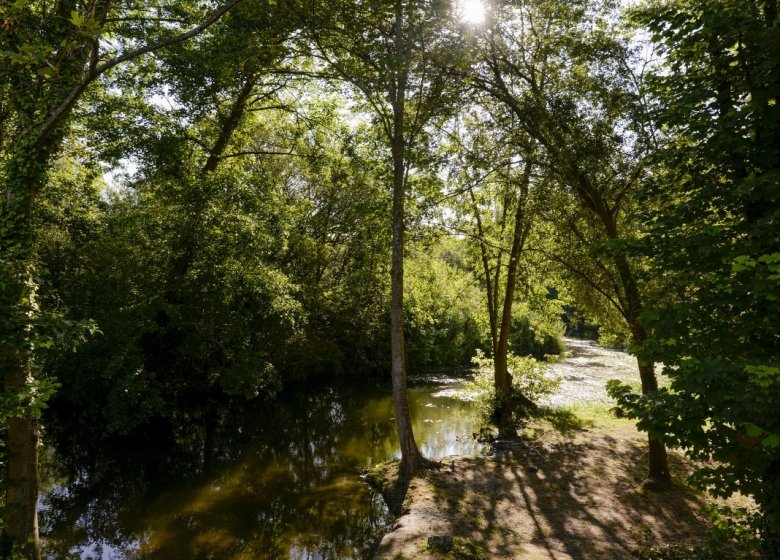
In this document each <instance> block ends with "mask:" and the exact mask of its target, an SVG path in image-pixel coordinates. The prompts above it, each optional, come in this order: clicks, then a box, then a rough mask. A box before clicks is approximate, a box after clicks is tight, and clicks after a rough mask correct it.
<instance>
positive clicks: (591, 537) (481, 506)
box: [377, 418, 708, 560]
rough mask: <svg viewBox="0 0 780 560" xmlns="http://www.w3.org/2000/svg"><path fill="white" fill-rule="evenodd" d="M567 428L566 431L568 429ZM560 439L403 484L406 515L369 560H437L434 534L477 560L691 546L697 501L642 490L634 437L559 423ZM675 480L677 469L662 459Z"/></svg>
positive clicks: (699, 519) (689, 495)
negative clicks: (464, 543) (451, 539)
mask: <svg viewBox="0 0 780 560" xmlns="http://www.w3.org/2000/svg"><path fill="white" fill-rule="evenodd" d="M567 422H568V424H567ZM562 423H563V425H564V426H565V427H567V429H568V436H564V435H563V434H560V432H559V433H558V437H545V438H543V440H541V441H536V442H530V441H524V442H521V443H519V444H517V445H515V446H514V448H513V450H512V451H511V452H507V453H504V454H502V455H499V456H495V457H490V458H484V457H473V458H461V459H454V460H452V461H446V460H445V462H444V464H443V468H442V469H440V470H438V471H432V472H428V473H426V474H424V475H422V476H420V477H418V478H416V479H415V480H413V481H412V482H411V484H410V485H409V488H408V495H407V502H406V508H407V510H406V513H405V515H403V516H401V517H400V518H399V519H398V520H397V522H396V526H395V527H394V531H393V532H392V533H390V534H388V535H386V536H385V538H384V539H383V540H382V542H381V544H380V547H379V552H378V556H377V557H378V558H399V557H400V558H441V557H442V556H441V555H440V554H438V553H435V552H431V551H429V550H428V549H427V538H428V537H429V536H433V535H455V536H460V537H464V538H467V539H469V540H470V541H471V542H472V543H474V544H476V545H478V547H480V548H481V549H482V550H483V551H484V557H486V558H523V559H526V560H536V559H553V560H570V559H622V558H626V559H628V558H634V554H633V552H634V551H635V550H636V549H637V547H638V545H639V544H642V545H649V544H653V545H658V544H667V543H686V544H700V543H702V542H703V541H704V540H705V537H706V531H707V526H708V523H707V522H706V520H705V516H704V515H703V513H702V509H703V506H704V503H705V502H704V498H703V497H700V496H698V495H697V494H695V493H694V492H692V491H691V490H689V489H688V488H687V487H685V486H684V485H683V484H678V485H676V486H675V487H674V488H673V489H672V490H669V491H666V492H660V493H659V492H650V491H645V490H643V489H642V485H641V483H642V478H643V476H642V475H643V473H644V465H645V464H646V460H647V457H646V451H645V445H644V444H643V440H642V438H641V436H639V435H638V434H636V432H634V433H633V434H632V433H628V432H624V431H616V433H615V434H609V433H593V432H589V431H587V430H585V429H584V428H583V426H582V425H581V424H578V423H577V422H576V421H575V420H574V419H572V418H568V419H567V418H563V419H562ZM670 459H671V462H672V469H673V471H674V472H675V473H676V474H677V478H678V480H682V479H684V478H685V475H686V473H687V470H688V468H687V466H686V464H685V462H684V460H683V459H682V458H681V457H679V456H677V455H675V454H671V456H670Z"/></svg>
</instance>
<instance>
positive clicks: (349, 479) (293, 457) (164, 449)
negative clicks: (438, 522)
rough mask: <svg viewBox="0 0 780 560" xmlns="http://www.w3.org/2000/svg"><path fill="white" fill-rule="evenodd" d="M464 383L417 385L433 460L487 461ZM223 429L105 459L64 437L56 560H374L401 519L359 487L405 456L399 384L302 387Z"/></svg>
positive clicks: (45, 522) (54, 522)
mask: <svg viewBox="0 0 780 560" xmlns="http://www.w3.org/2000/svg"><path fill="white" fill-rule="evenodd" d="M463 380H464V378H463V377H458V376H454V375H431V376H427V377H420V378H416V379H410V393H409V399H410V407H411V413H412V417H413V419H414V432H415V435H416V438H417V440H418V443H419V445H420V448H421V450H422V452H423V454H424V455H425V456H426V457H430V458H441V457H446V456H448V455H462V454H471V453H476V452H478V444H476V443H475V442H474V440H473V439H472V438H471V433H472V431H474V430H475V429H476V427H477V425H478V421H477V419H476V417H475V414H474V412H473V411H472V410H471V407H470V406H469V403H468V402H465V401H463V400H459V399H457V398H455V393H457V391H458V389H459V388H460V387H461V384H462V382H463ZM214 415H215V416H219V418H218V419H214V418H211V419H210V420H212V421H211V422H206V424H207V426H211V427H210V428H209V427H206V428H204V427H203V426H201V425H199V424H198V423H196V422H194V421H193V422H191V425H188V424H187V419H186V418H185V419H182V425H181V426H180V427H179V429H178V430H177V432H176V434H174V435H171V434H168V430H166V429H164V428H159V429H155V428H150V429H148V430H147V432H146V433H144V434H137V435H136V436H134V437H132V438H128V437H125V438H112V439H110V440H108V441H106V442H104V443H102V444H101V445H91V444H89V443H82V442H80V441H79V438H78V437H76V436H75V435H73V436H72V435H71V434H67V433H65V434H62V433H60V434H59V435H58V436H57V438H56V439H57V441H58V443H57V445H56V446H52V447H50V448H49V449H47V450H46V453H45V455H46V457H47V458H48V460H47V461H45V473H44V476H43V478H44V479H45V480H46V481H47V485H48V486H49V488H48V490H47V491H46V492H44V494H43V497H42V499H41V502H40V509H41V525H42V531H41V532H42V535H43V536H44V538H45V541H44V543H45V551H46V554H45V556H46V558H48V559H51V560H54V559H56V560H64V559H80V560H93V559H95V560H97V559H100V560H109V559H122V560H125V559H127V560H135V559H138V560H141V559H144V560H152V559H154V560H174V559H175V560H183V559H187V560H195V559H204V560H205V559H214V560H217V559H218V560H243V559H247V560H248V559H253V560H255V559H264V558H274V559H276V558H279V559H285V558H289V559H294V560H304V559H307V560H314V559H347V558H349V559H352V558H355V559H360V558H369V557H370V556H371V554H372V552H373V548H374V547H375V545H376V543H377V541H378V539H379V538H380V537H381V536H382V535H383V534H384V533H385V532H387V530H389V527H390V524H391V521H392V519H391V516H390V515H389V513H388V511H387V508H386V507H385V505H384V503H383V501H382V499H381V497H379V496H378V495H375V494H374V493H373V492H372V491H371V490H370V489H369V488H368V487H367V486H366V485H365V484H364V483H363V481H362V480H361V479H360V477H359V474H360V471H361V469H363V468H364V467H369V466H371V465H373V464H376V463H378V462H383V461H387V460H389V459H393V458H397V457H398V456H399V450H398V444H397V436H396V432H395V423H394V422H395V420H394V418H393V407H392V401H391V397H390V383H389V380H388V381H387V382H386V383H382V384H377V383H375V382H371V381H366V380H362V381H361V380H349V381H344V382H340V383H330V384H327V385H322V384H319V383H306V384H298V385H295V386H292V387H289V388H288V389H287V390H286V391H284V392H283V393H282V394H281V395H280V396H279V399H278V400H277V401H275V402H274V403H271V404H263V405H259V406H257V407H256V409H254V410H253V409H252V408H250V409H249V410H245V411H241V412H240V413H233V412H231V411H225V410H219V411H218V412H215V413H214ZM52 439H55V438H52ZM53 447H56V448H57V452H56V453H55V452H54V451H53Z"/></svg>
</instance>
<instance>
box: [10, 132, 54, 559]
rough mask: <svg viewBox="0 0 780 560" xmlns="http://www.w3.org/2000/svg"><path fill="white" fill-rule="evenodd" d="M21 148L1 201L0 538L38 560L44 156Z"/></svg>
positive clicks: (11, 162) (12, 165) (15, 156)
mask: <svg viewBox="0 0 780 560" xmlns="http://www.w3.org/2000/svg"><path fill="white" fill-rule="evenodd" d="M19 148H20V149H19V152H18V153H17V154H15V155H14V156H12V157H11V158H9V159H8V160H7V161H6V162H5V166H4V169H3V171H4V176H5V180H6V185H5V190H4V192H3V195H4V196H3V200H2V201H1V202H0V278H2V280H1V281H0V289H1V290H2V292H1V293H0V317H2V318H3V321H0V324H1V326H0V360H1V362H0V368H2V369H1V370H0V371H2V385H3V391H4V394H5V396H6V397H8V398H10V401H11V403H12V404H11V406H12V408H11V410H9V411H8V412H9V413H10V418H9V419H8V422H7V426H6V429H7V437H8V441H7V447H6V451H7V454H8V458H7V465H6V473H5V475H6V476H5V478H6V495H5V505H6V510H5V512H4V517H3V525H4V528H3V537H4V540H5V543H6V545H12V546H13V545H15V546H17V547H19V548H20V549H21V551H22V554H23V556H24V558H28V559H33V560H38V559H39V558H40V541H39V538H38V511H37V504H38V471H37V468H38V426H37V422H36V421H35V419H34V416H33V415H32V410H31V408H32V406H34V404H35V403H32V402H29V397H28V396H27V394H28V392H29V391H28V384H29V382H30V381H31V380H32V358H33V357H32V349H31V342H32V341H31V340H30V337H31V335H32V332H31V331H32V328H31V322H32V320H33V319H34V316H35V313H36V304H35V284H34V281H33V274H32V256H31V255H32V252H33V249H32V244H33V233H32V226H31V220H32V207H33V206H32V204H33V198H34V194H35V192H36V191H37V190H38V187H39V185H40V184H41V183H42V181H43V179H42V177H43V176H44V175H45V173H44V172H43V167H42V166H41V165H40V161H41V159H40V158H42V157H43V154H40V153H39V151H38V150H36V149H33V150H30V151H26V150H23V149H22V147H21V146H20V147H19ZM39 156H40V157H39ZM36 157H38V158H39V159H37V160H36V159H34V158H36ZM30 162H32V163H30ZM36 163H38V165H36ZM17 398H18V401H17Z"/></svg>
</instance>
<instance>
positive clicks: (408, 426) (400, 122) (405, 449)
mask: <svg viewBox="0 0 780 560" xmlns="http://www.w3.org/2000/svg"><path fill="white" fill-rule="evenodd" d="M403 24H404V21H403V10H402V4H401V2H396V44H395V50H396V53H395V54H396V63H397V70H396V72H397V73H396V76H395V78H396V83H395V88H394V91H393V96H392V97H393V99H392V105H393V136H392V138H391V139H390V140H391V142H392V155H393V260H392V266H391V270H390V282H391V290H390V291H391V297H390V359H391V367H390V372H391V376H392V379H393V405H394V406H395V422H396V427H397V429H398V441H399V443H400V445H401V471H402V472H403V473H404V474H405V475H407V476H409V475H411V474H413V473H414V472H415V471H417V470H419V469H420V468H421V467H422V466H423V465H424V462H425V460H424V459H423V456H422V454H421V453H420V450H419V448H418V447H417V442H416V441H415V440H414V432H413V430H412V418H411V414H410V413H409V402H408V399H407V394H406V348H405V346H404V202H405V199H406V162H405V157H406V141H405V138H404V110H405V104H404V98H405V96H406V80H407V73H408V71H407V70H406V60H405V57H406V53H405V49H404V36H403V35H404V34H403Z"/></svg>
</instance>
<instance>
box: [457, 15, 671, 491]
mask: <svg viewBox="0 0 780 560" xmlns="http://www.w3.org/2000/svg"><path fill="white" fill-rule="evenodd" d="M608 18H609V9H608V7H607V6H602V5H596V6H594V5H589V6H584V5H579V4H573V5H561V4H560V3H558V2H549V1H546V0H533V1H524V2H520V3H517V4H507V5H505V6H497V7H496V8H495V9H494V11H493V13H492V16H491V22H490V25H489V26H488V28H487V29H486V30H485V32H484V33H483V34H482V36H481V37H480V46H481V53H482V56H481V60H480V61H479V62H478V63H477V64H476V65H474V67H473V70H472V72H471V74H470V75H469V79H470V80H471V83H472V85H473V87H474V88H475V89H476V90H478V91H481V92H484V93H485V94H487V95H489V96H491V97H493V98H494V99H495V100H496V101H498V102H499V103H501V104H503V106H504V107H505V111H506V116H505V118H506V119H510V118H511V119H513V126H514V127H516V128H518V129H520V130H522V131H523V132H524V133H525V134H527V135H528V136H529V137H530V138H531V139H533V140H534V141H535V142H536V143H537V144H538V148H539V152H540V153H539V156H538V162H539V166H540V167H541V168H543V169H544V170H545V171H546V174H547V176H548V177H549V179H550V181H549V182H550V184H552V185H557V188H558V189H559V192H560V193H564V194H565V196H566V198H567V199H568V200H569V201H571V202H572V204H570V205H567V207H568V208H569V209H571V210H574V211H575V212H576V217H575V218H573V219H563V220H562V219H556V222H557V223H558V224H563V225H565V226H568V225H572V226H573V227H575V228H576V229H574V230H572V231H573V233H575V239H577V245H576V247H578V249H579V254H580V255H584V254H588V257H589V258H588V259H585V261H586V262H587V261H588V260H590V259H592V258H593V257H594V256H596V255H597V254H598V253H597V250H599V247H600V249H601V256H600V258H599V259H598V260H591V261H590V262H591V263H592V264H589V265H588V268H589V269H593V268H596V269H597V270H599V277H594V276H592V275H590V274H588V273H587V271H586V270H585V269H583V268H582V267H579V266H577V264H575V263H573V262H572V261H570V260H569V259H560V258H558V259H557V260H558V262H559V263H560V264H561V265H563V267H564V268H566V269H568V270H569V272H570V273H571V276H573V277H575V278H577V279H578V281H581V282H583V283H584V284H585V285H587V286H588V288H589V289H590V290H593V291H595V292H596V293H597V294H598V297H602V298H603V300H605V301H606V302H608V303H609V304H610V305H613V306H614V308H615V309H616V310H617V311H618V312H619V314H620V316H621V317H622V319H623V322H624V325H625V328H626V329H627V330H628V332H629V333H630V337H631V342H632V343H633V344H634V345H635V347H636V348H639V347H641V345H642V344H643V343H644V341H645V338H646V332H645V329H644V327H643V326H642V324H641V323H640V321H639V317H640V315H641V313H642V311H643V309H644V305H645V303H644V301H643V296H642V286H641V284H640V281H639V280H638V278H637V273H636V264H635V263H634V262H632V260H631V259H630V258H629V254H628V252H627V251H626V247H625V243H624V237H629V236H630V235H631V229H630V227H629V223H630V218H631V216H630V213H629V212H628V210H629V209H630V207H631V204H632V197H633V196H634V194H635V192H636V189H637V186H638V179H639V177H640V176H641V172H642V168H641V166H640V165H639V164H638V160H639V157H640V156H641V148H642V146H643V144H642V142H641V140H642V138H641V137H638V136H637V134H638V133H637V132H635V131H634V130H632V124H633V121H632V114H631V110H632V107H631V103H630V97H629V96H628V95H627V92H628V91H630V90H629V89H628V84H627V83H626V82H627V80H628V79H629V78H630V75H628V74H627V72H626V66H625V59H626V53H625V47H624V45H622V44H621V42H620V41H619V40H618V39H616V34H615V33H614V32H613V31H611V30H610V26H609V24H608ZM633 138H637V140H636V141H632V139H633ZM583 220H584V222H585V223H587V224H588V225H587V229H581V228H578V226H577V222H580V223H582V221H583ZM554 260H555V259H554ZM594 265H595V266H594ZM637 362H638V366H639V375H640V379H641V382H642V390H643V392H644V393H645V394H647V395H652V394H654V393H655V392H656V391H657V389H658V382H657V379H656V376H655V371H654V366H653V363H652V362H651V361H650V360H648V359H647V357H646V356H645V355H644V354H642V353H639V354H637ZM648 478H649V482H650V483H651V484H652V485H653V486H657V487H666V486H669V484H670V482H671V479H670V475H669V469H668V465H667V458H666V450H665V448H664V446H663V445H662V444H661V443H660V441H658V439H657V438H656V437H654V436H652V435H651V436H649V473H648Z"/></svg>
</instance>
